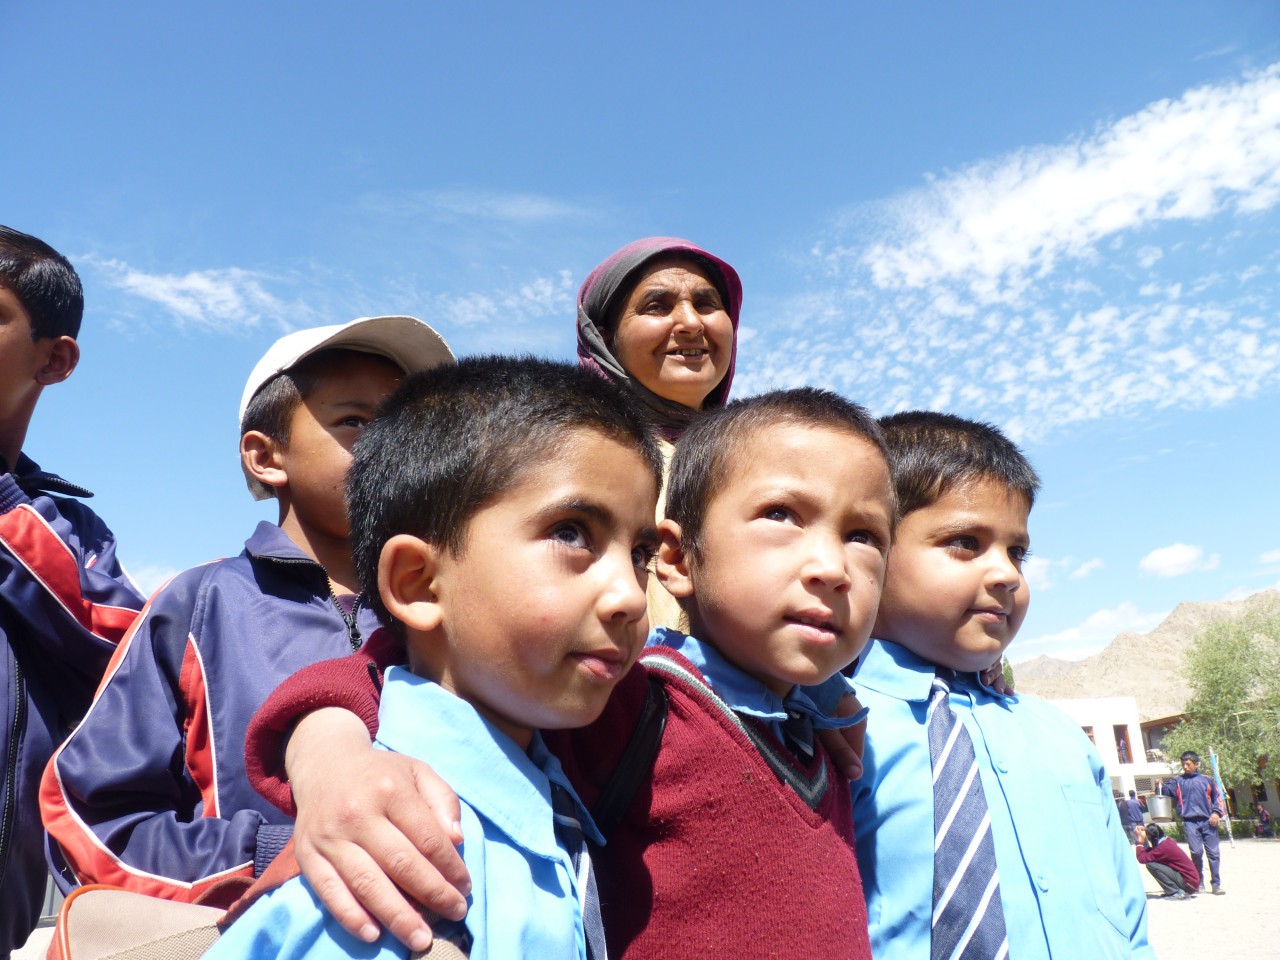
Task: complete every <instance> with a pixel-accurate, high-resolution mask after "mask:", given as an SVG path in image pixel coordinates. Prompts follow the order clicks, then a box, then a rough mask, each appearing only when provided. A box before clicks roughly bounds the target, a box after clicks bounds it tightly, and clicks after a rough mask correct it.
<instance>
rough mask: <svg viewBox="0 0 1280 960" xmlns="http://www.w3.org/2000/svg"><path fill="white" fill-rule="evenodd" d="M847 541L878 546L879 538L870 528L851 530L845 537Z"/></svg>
mask: <svg viewBox="0 0 1280 960" xmlns="http://www.w3.org/2000/svg"><path fill="white" fill-rule="evenodd" d="M845 541H846V542H847V543H865V544H867V545H868V546H872V547H878V546H880V538H879V537H878V536H876V534H875V533H874V532H873V531H871V530H853V531H851V532H850V533H849V534H848V536H846V537H845Z"/></svg>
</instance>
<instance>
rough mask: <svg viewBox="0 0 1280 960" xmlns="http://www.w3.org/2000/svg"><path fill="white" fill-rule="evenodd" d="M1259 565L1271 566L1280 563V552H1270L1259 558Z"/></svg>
mask: <svg viewBox="0 0 1280 960" xmlns="http://www.w3.org/2000/svg"><path fill="white" fill-rule="evenodd" d="M1258 562H1259V563H1265V564H1267V565H1268V566H1270V565H1271V564H1273V563H1280V550H1268V551H1267V552H1266V553H1264V554H1262V555H1261V556H1260V557H1258Z"/></svg>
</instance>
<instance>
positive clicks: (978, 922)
mask: <svg viewBox="0 0 1280 960" xmlns="http://www.w3.org/2000/svg"><path fill="white" fill-rule="evenodd" d="M880 424H881V427H882V429H883V430H884V433H885V440H886V442H887V443H888V445H889V450H890V455H891V457H890V462H891V466H892V468H893V475H894V485H895V487H896V490H897V495H898V502H899V510H900V514H899V521H898V528H897V533H896V535H895V537H894V544H893V548H892V549H891V550H890V552H889V565H888V571H887V573H886V576H885V586H884V592H883V594H882V596H881V601H880V609H879V613H878V616H877V619H876V625H875V629H874V631H873V637H874V638H876V639H874V640H873V641H872V643H871V645H870V647H868V649H867V652H866V654H864V657H863V659H862V661H861V663H860V665H859V668H858V672H857V674H856V676H855V677H854V683H855V684H856V686H857V690H858V696H859V699H860V700H861V701H862V703H863V704H864V705H866V706H867V707H869V708H870V710H871V717H870V720H869V722H868V726H867V739H866V748H865V752H864V755H863V764H864V768H865V772H864V774H863V776H862V778H861V780H859V781H858V782H856V783H855V784H854V785H853V786H854V790H853V804H854V808H853V809H854V820H855V822H856V823H857V825H858V829H857V853H858V865H859V868H860V869H861V871H862V882H863V890H864V892H865V895H866V899H867V915H868V922H869V925H870V933H871V948H872V953H873V955H874V956H875V960H951V958H960V957H963V958H984V960H1002V958H1004V957H1008V956H1012V957H1014V958H1015V960H1033V958H1050V957H1054V958H1061V957H1088V958H1090V960H1104V958H1128V957H1141V958H1154V953H1153V952H1152V950H1151V947H1150V946H1149V945H1148V943H1147V917H1146V897H1145V894H1144V891H1143V886H1142V880H1141V877H1140V876H1139V874H1138V871H1137V868H1136V865H1135V863H1134V859H1133V854H1132V852H1131V850H1130V848H1129V846H1128V842H1127V840H1126V839H1125V836H1124V833H1123V831H1122V829H1121V827H1120V824H1119V819H1118V816H1117V813H1116V807H1115V803H1114V802H1113V801H1112V798H1111V783H1110V780H1109V778H1108V776H1107V774H1106V772H1105V770H1104V769H1103V766H1102V761H1101V759H1100V758H1099V756H1098V753H1097V751H1096V750H1095V749H1094V747H1093V745H1092V744H1091V743H1089V741H1088V738H1087V737H1085V735H1084V734H1083V732H1082V731H1081V730H1080V728H1079V727H1078V726H1076V724H1075V723H1074V722H1072V721H1071V720H1070V719H1069V718H1067V717H1066V716H1065V715H1064V714H1062V713H1060V712H1059V711H1058V710H1057V709H1056V708H1054V707H1052V706H1051V705H1049V704H1048V703H1045V702H1044V701H1041V700H1037V699H1035V698H1034V697H1028V696H1022V695H1017V696H1005V695H1001V694H999V693H996V692H995V691H993V690H992V689H991V688H989V687H987V686H985V685H983V684H982V683H981V682H980V680H979V671H981V670H982V669H983V668H985V667H987V666H988V665H990V664H991V663H992V662H993V661H998V659H999V657H1000V656H1001V654H1002V653H1003V652H1004V650H1005V649H1006V648H1007V647H1008V646H1009V644H1010V643H1011V642H1012V640H1013V638H1014V635H1015V634H1016V633H1017V632H1018V628H1019V627H1020V626H1021V625H1022V620H1023V618H1024V617H1025V616H1026V612H1027V606H1028V601H1029V597H1028V591H1027V582H1026V578H1025V577H1024V576H1023V572H1022V565H1023V561H1024V560H1025V559H1026V557H1027V555H1028V552H1029V546H1030V537H1029V534H1028V532H1027V518H1028V514H1029V513H1030V511H1031V505H1032V503H1033V501H1034V499H1035V494H1036V490H1037V489H1038V487H1039V478H1038V477H1037V476H1036V474H1035V471H1034V470H1033V469H1032V467H1031V465H1030V464H1029V463H1028V462H1027V461H1026V459H1025V458H1024V457H1023V455H1022V454H1021V452H1019V450H1018V449H1017V447H1015V446H1014V445H1013V444H1012V443H1011V442H1009V440H1007V439H1006V438H1005V437H1004V436H1003V435H1002V434H1001V433H1000V432H999V431H998V430H996V429H995V428H993V427H990V426H988V425H986V424H981V423H975V422H973V421H968V420H963V419H961V418H959V417H953V416H948V415H946V414H939V413H924V412H915V413H902V414H895V415H893V416H891V417H887V418H885V419H883V420H881V422H880ZM953 788H954V789H953ZM1046 825H1048V826H1047V827H1046Z"/></svg>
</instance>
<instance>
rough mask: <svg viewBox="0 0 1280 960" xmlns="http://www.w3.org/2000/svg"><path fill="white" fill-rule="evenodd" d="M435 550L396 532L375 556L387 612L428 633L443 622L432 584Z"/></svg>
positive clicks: (436, 560)
mask: <svg viewBox="0 0 1280 960" xmlns="http://www.w3.org/2000/svg"><path fill="white" fill-rule="evenodd" d="M438 549H439V548H438V547H435V546H433V545H432V544H430V543H427V542H426V541H425V540H422V539H421V538H419V537H412V536H410V535H409V534H407V533H398V534H396V535H395V536H394V537H392V538H391V539H390V540H388V541H387V542H386V544H385V545H384V546H383V548H382V553H381V554H380V555H379V557H378V593H379V594H380V595H381V597H382V602H383V604H385V605H386V608H387V612H388V613H390V614H391V615H392V616H393V617H395V618H396V619H397V620H399V621H400V622H401V623H403V624H404V625H405V626H406V627H408V628H409V629H410V630H414V631H418V632H421V633H428V632H430V631H432V630H435V629H436V628H438V627H439V626H440V624H441V623H442V622H443V619H444V617H443V611H442V608H441V606H440V601H439V598H438V597H437V596H436V584H435V579H436V572H437V570H438V569H439V561H438V556H437V550H438Z"/></svg>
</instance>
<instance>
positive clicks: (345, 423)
mask: <svg viewBox="0 0 1280 960" xmlns="http://www.w3.org/2000/svg"><path fill="white" fill-rule="evenodd" d="M368 422H369V421H368V420H366V419H365V418H364V417H356V416H351V417H343V418H342V419H341V420H339V421H338V426H340V427H353V428H355V429H356V430H360V429H363V428H364V426H365V425H366V424H367V423H368Z"/></svg>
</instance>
